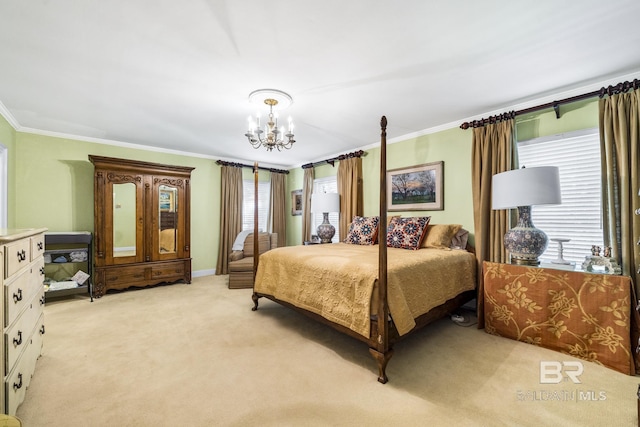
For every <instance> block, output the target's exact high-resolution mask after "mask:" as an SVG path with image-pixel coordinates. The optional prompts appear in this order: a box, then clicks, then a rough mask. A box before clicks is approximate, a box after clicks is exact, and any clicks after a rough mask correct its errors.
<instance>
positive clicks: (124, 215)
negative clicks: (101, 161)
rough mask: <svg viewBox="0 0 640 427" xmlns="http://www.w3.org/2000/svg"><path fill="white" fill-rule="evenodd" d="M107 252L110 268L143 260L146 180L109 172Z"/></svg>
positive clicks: (107, 176) (105, 238)
mask: <svg viewBox="0 0 640 427" xmlns="http://www.w3.org/2000/svg"><path fill="white" fill-rule="evenodd" d="M105 175H106V176H105V178H106V181H105V191H103V192H102V194H104V197H105V200H104V204H103V206H104V212H102V215H104V224H105V228H104V229H105V233H104V236H102V237H103V239H104V249H105V260H106V264H107V265H117V264H132V263H135V262H142V260H143V258H144V245H143V242H144V199H143V177H142V175H138V174H127V173H122V172H106V174H105Z"/></svg>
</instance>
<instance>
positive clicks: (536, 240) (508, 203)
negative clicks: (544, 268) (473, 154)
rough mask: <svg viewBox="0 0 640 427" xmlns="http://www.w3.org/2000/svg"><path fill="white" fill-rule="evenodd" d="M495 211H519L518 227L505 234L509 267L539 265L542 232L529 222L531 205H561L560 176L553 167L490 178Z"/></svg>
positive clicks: (543, 245) (544, 240)
mask: <svg viewBox="0 0 640 427" xmlns="http://www.w3.org/2000/svg"><path fill="white" fill-rule="evenodd" d="M491 188H492V203H491V207H492V208H493V209H494V210H498V209H513V208H518V224H517V225H516V226H515V227H513V228H512V229H511V230H509V231H508V232H507V234H505V235H504V246H505V248H506V249H507V251H509V254H510V255H511V263H512V264H521V265H538V264H539V263H540V262H539V261H538V257H540V255H542V253H543V252H544V251H545V250H546V249H547V244H548V243H549V240H548V238H547V235H546V234H545V232H544V231H542V230H540V229H538V228H536V227H535V226H534V225H533V222H532V221H531V206H534V205H553V204H560V203H561V198H560V174H559V171H558V168H557V167H555V166H540V167H533V168H524V167H523V168H521V169H514V170H511V171H507V172H502V173H499V174H496V175H494V176H493V177H492V179H491Z"/></svg>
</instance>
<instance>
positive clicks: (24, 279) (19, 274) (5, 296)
mask: <svg viewBox="0 0 640 427" xmlns="http://www.w3.org/2000/svg"><path fill="white" fill-rule="evenodd" d="M45 231H46V229H45V228H40V229H25V230H6V229H0V252H1V253H2V258H3V259H4V262H2V263H1V264H0V269H1V270H2V274H0V280H2V283H3V285H4V286H3V287H4V292H3V293H2V294H1V295H2V304H0V309H1V310H2V314H3V315H2V318H3V325H2V326H3V332H4V333H3V335H2V337H3V338H2V348H3V352H2V356H1V357H2V366H3V367H4V372H3V375H4V376H3V378H4V387H1V388H0V412H2V413H5V414H9V415H15V413H16V409H17V408H18V406H19V405H20V403H22V401H23V400H24V396H25V391H26V388H27V387H28V386H29V382H30V381H31V376H32V375H33V372H34V370H35V366H36V360H37V359H38V357H40V354H41V352H42V335H44V315H43V308H44V286H43V284H42V283H43V279H44V257H43V254H44V232H45Z"/></svg>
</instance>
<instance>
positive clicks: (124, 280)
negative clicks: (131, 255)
mask: <svg viewBox="0 0 640 427" xmlns="http://www.w3.org/2000/svg"><path fill="white" fill-rule="evenodd" d="M150 274H151V268H150V267H146V266H131V267H118V268H110V269H108V270H106V271H105V273H104V277H105V282H106V283H107V284H108V285H116V286H117V285H126V286H136V285H137V284H138V283H143V282H144V281H145V280H146V279H148V278H149V277H148V276H149V275H150Z"/></svg>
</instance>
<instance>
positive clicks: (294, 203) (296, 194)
mask: <svg viewBox="0 0 640 427" xmlns="http://www.w3.org/2000/svg"><path fill="white" fill-rule="evenodd" d="M291 215H293V216H298V215H302V190H293V191H292V192H291Z"/></svg>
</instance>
